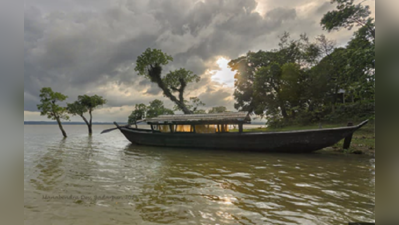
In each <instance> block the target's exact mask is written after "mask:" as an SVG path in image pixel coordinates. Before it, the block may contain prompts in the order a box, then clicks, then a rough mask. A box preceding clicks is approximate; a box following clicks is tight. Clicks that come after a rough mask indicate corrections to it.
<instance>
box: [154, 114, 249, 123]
mask: <svg viewBox="0 0 399 225" xmlns="http://www.w3.org/2000/svg"><path fill="white" fill-rule="evenodd" d="M146 121H147V123H148V124H243V123H250V121H251V118H250V117H249V116H248V112H225V113H210V114H178V115H160V116H158V117H154V118H147V119H146Z"/></svg>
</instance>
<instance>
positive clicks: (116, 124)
mask: <svg viewBox="0 0 399 225" xmlns="http://www.w3.org/2000/svg"><path fill="white" fill-rule="evenodd" d="M114 124H115V126H116V127H117V128H118V129H119V130H120V129H121V127H120V126H119V125H118V123H116V122H115V121H114Z"/></svg>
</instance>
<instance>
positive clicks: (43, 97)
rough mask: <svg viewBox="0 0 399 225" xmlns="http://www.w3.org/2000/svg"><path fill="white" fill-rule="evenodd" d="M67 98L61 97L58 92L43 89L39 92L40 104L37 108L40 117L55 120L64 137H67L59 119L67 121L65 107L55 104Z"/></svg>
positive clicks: (46, 88)
mask: <svg viewBox="0 0 399 225" xmlns="http://www.w3.org/2000/svg"><path fill="white" fill-rule="evenodd" d="M67 97H68V96H66V95H63V94H61V93H59V92H53V90H52V89H51V88H50V87H44V88H42V89H41V90H40V102H41V104H38V105H37V108H38V109H39V110H40V115H41V116H47V118H49V119H52V120H56V121H57V123H58V126H59V128H60V130H61V133H62V135H63V136H64V137H67V135H66V132H65V130H64V128H63V127H62V124H61V119H64V120H68V119H69V117H68V115H67V109H66V107H62V106H59V105H58V104H57V102H62V101H64V100H65V99H66V98H67Z"/></svg>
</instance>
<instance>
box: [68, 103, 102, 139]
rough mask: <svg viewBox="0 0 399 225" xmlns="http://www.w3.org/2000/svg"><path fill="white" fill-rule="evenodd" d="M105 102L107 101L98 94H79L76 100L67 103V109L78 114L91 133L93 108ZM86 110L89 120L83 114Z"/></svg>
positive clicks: (73, 113)
mask: <svg viewBox="0 0 399 225" xmlns="http://www.w3.org/2000/svg"><path fill="white" fill-rule="evenodd" d="M106 102H107V101H106V100H105V99H104V98H103V97H101V96H98V95H93V96H88V95H79V96H78V100H77V101H75V102H73V103H68V106H67V110H68V112H69V113H70V114H72V115H79V116H80V117H82V119H83V121H84V122H85V123H86V125H87V127H88V130H89V134H92V133H93V131H92V119H93V116H92V112H93V110H94V109H95V108H97V107H98V106H102V105H104V104H105V103H106ZM86 112H88V113H89V116H90V118H89V121H87V119H86V117H85V116H84V113H86Z"/></svg>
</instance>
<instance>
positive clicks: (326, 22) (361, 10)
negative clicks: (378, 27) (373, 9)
mask: <svg viewBox="0 0 399 225" xmlns="http://www.w3.org/2000/svg"><path fill="white" fill-rule="evenodd" d="M331 3H332V4H333V3H337V9H336V10H333V11H329V12H327V13H326V14H325V15H324V16H323V18H322V19H321V22H320V24H321V25H322V27H323V29H325V30H328V31H331V30H338V29H339V28H340V27H345V28H347V29H349V30H350V29H352V28H353V26H355V25H356V26H363V27H365V28H366V29H367V30H368V31H369V32H370V34H371V36H372V37H373V39H375V25H374V23H373V18H370V17H369V16H370V7H369V6H363V5H361V3H359V4H354V0H331Z"/></svg>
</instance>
